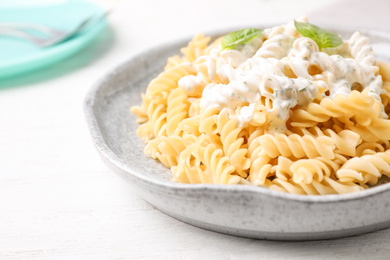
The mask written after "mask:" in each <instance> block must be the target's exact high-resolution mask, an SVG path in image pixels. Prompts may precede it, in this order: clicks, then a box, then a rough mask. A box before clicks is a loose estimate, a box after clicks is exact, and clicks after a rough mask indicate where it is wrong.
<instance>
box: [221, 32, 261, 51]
mask: <svg viewBox="0 0 390 260" xmlns="http://www.w3.org/2000/svg"><path fill="white" fill-rule="evenodd" d="M262 33H263V30H260V29H255V28H248V29H243V30H240V31H236V32H232V33H229V34H227V35H226V36H225V37H223V39H222V42H221V45H222V50H231V49H236V48H237V47H238V46H240V45H244V44H245V43H248V42H250V41H251V40H253V39H254V38H256V37H258V36H260V35H261V34H262Z"/></svg>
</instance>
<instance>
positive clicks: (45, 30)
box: [0, 10, 110, 47]
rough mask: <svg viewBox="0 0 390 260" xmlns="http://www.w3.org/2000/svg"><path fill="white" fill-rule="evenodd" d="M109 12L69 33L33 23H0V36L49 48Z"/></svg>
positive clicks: (89, 20) (89, 18) (82, 29)
mask: <svg viewBox="0 0 390 260" xmlns="http://www.w3.org/2000/svg"><path fill="white" fill-rule="evenodd" d="M109 12H110V10H107V11H105V12H103V13H99V14H95V15H92V16H90V17H88V18H86V19H84V20H83V21H81V22H80V23H79V24H78V25H77V26H75V27H74V28H73V29H72V30H70V31H63V30H57V29H53V28H51V27H49V26H46V25H42V24H35V23H11V22H0V35H7V36H13V37H18V38H22V39H24V40H28V41H30V42H31V43H33V44H34V45H36V46H38V47H50V46H53V45H56V44H58V43H61V42H64V41H66V40H68V39H70V38H72V37H73V36H75V35H77V34H78V33H81V32H82V31H84V30H86V29H87V28H88V27H89V26H90V25H92V24H94V23H97V22H99V21H101V20H102V19H103V18H104V17H106V16H107V15H108V13H109ZM37 33H38V35H37Z"/></svg>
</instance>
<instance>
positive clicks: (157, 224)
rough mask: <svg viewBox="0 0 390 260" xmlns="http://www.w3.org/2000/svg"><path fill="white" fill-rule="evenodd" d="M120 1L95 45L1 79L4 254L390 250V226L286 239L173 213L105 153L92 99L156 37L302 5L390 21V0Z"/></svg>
mask: <svg viewBox="0 0 390 260" xmlns="http://www.w3.org/2000/svg"><path fill="white" fill-rule="evenodd" d="M115 2H116V3H119V4H118V5H117V7H116V9H115V11H114V12H113V13H112V14H111V16H110V17H109V24H110V25H109V28H108V29H107V30H106V31H105V32H104V33H102V34H101V36H100V37H99V39H98V41H96V42H95V43H94V44H93V45H91V46H90V47H88V48H87V49H85V50H84V51H82V52H80V53H78V54H77V55H75V56H73V57H71V58H69V59H67V60H66V61H64V62H62V63H61V64H58V65H56V66H53V67H51V68H48V69H45V70H42V71H39V72H36V73H34V74H30V75H24V76H22V77H18V78H15V79H12V80H7V81H4V80H3V81H0V86H1V88H0V259H303V258H308V259H368V258H369V259H390V229H386V230H381V231H378V232H375V233H370V234H365V235H361V236H356V237H349V238H344V239H337V240H327V241H311V242H275V241H263V240H252V239H245V238H239V237H233V236H228V235H223V234H218V233H214V232H210V231H206V230H202V229H199V228H195V227H192V226H189V225H187V224H184V223H182V222H179V221H177V220H175V219H172V218H171V217H169V216H166V215H165V214H163V213H161V212H159V211H158V210H156V209H155V208H154V207H153V206H151V205H149V204H147V203H146V202H144V201H143V200H142V199H140V198H138V197H137V195H136V194H133V193H132V190H131V189H130V188H129V187H128V185H127V184H126V183H125V182H124V181H123V180H122V179H120V178H119V177H117V176H116V175H115V174H114V173H113V172H111V171H110V170H109V169H108V168H107V167H106V166H105V165H104V164H103V162H102V161H101V159H100V158H99V156H98V153H97V152H96V150H95V148H94V146H93V144H92V141H91V138H90V136H89V133H88V130H87V128H86V124H85V122H84V114H83V111H82V104H83V99H84V96H85V94H86V92H87V91H88V89H89V88H90V87H91V85H92V84H93V83H94V82H95V81H96V80H97V79H98V78H100V77H101V76H102V75H103V74H105V73H106V72H107V71H109V70H110V69H111V68H112V67H113V66H116V65H117V64H119V63H120V62H122V61H124V60H126V59H128V58H129V57H131V56H132V55H135V54H137V53H139V52H140V51H142V50H145V49H147V48H149V47H152V46H156V45H158V44H161V43H164V42H169V41H172V40H175V39H181V38H182V37H184V36H191V35H193V34H195V33H197V32H204V31H208V30H212V29H218V28H223V27H231V26H241V25H243V26H245V25H253V24H256V23H262V22H281V23H282V22H286V21H288V20H290V19H294V18H296V17H298V16H300V15H302V14H307V15H308V16H309V20H310V21H312V22H313V23H317V24H321V23H324V22H327V23H330V22H332V21H333V22H334V23H340V24H345V25H355V26H357V27H359V26H360V27H364V28H376V29H381V30H387V31H390V16H389V11H390V4H389V3H390V2H388V1H386V0H379V1H374V0H373V1H352V0H349V1H337V2H338V5H336V0H333V1H325V0H322V1H310V0H299V1H289V0H276V1H267V0H258V1H250V0H240V1H227V0H225V1H212V0H198V1H179V0H175V1H173V0H170V1H158V0H148V1H136V0H131V1H122V2H119V1H115ZM293 2H294V3H293Z"/></svg>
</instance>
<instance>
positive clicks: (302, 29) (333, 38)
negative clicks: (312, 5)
mask: <svg viewBox="0 0 390 260" xmlns="http://www.w3.org/2000/svg"><path fill="white" fill-rule="evenodd" d="M294 25H295V28H296V29H297V31H298V32H299V33H300V34H301V35H302V36H303V37H308V38H310V39H312V40H313V41H315V42H316V43H317V45H318V48H320V50H321V49H323V48H334V47H337V46H339V45H341V44H342V43H343V39H341V37H340V36H339V35H338V34H336V33H334V32H330V31H327V30H324V29H321V28H320V27H318V26H315V25H312V24H309V23H303V22H297V21H294Z"/></svg>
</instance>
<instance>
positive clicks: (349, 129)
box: [131, 17, 390, 195]
mask: <svg viewBox="0 0 390 260" xmlns="http://www.w3.org/2000/svg"><path fill="white" fill-rule="evenodd" d="M308 28H309V29H308ZM313 35H314V36H313ZM210 41H211V38H210V37H205V36H203V35H202V34H199V35H196V36H195V37H194V38H193V40H192V41H191V42H190V43H189V44H188V46H187V47H184V48H182V50H181V52H182V55H181V56H179V55H176V56H173V57H171V58H169V59H168V61H167V64H166V66H165V69H164V71H163V72H162V73H161V74H159V75H158V76H157V77H156V78H155V79H153V80H152V81H151V82H150V84H149V85H148V87H147V89H146V92H145V94H142V104H141V105H140V106H133V107H131V111H132V112H133V113H134V114H135V115H136V116H137V117H138V123H140V124H141V125H140V126H139V128H138V130H137V135H138V136H139V137H141V138H142V139H143V140H144V141H145V142H146V146H145V154H146V155H148V156H150V157H152V158H154V159H157V160H159V161H160V162H161V163H163V164H164V165H165V166H167V167H168V168H170V169H171V171H172V176H173V181H176V182H181V183H194V184H197V183H210V184H231V185H237V184H240V185H253V186H261V187H266V188H269V189H271V190H275V191H280V192H287V193H294V194H304V195H326V194H341V193H350V192H358V191H361V190H364V189H367V188H369V187H371V186H373V185H375V184H377V183H378V180H379V179H380V178H381V177H382V176H384V175H386V176H388V177H390V120H389V115H390V64H387V63H384V62H381V61H377V60H376V59H375V57H374V54H373V51H372V48H371V46H370V41H369V38H367V37H366V36H364V35H362V34H361V33H360V32H356V33H354V34H353V35H352V36H351V38H350V39H348V40H342V39H341V38H340V37H339V36H338V35H336V34H334V33H332V32H329V31H326V30H323V29H321V28H319V27H317V26H314V25H311V24H309V23H308V22H307V18H306V17H301V18H299V19H297V20H296V21H292V22H289V23H288V24H285V25H281V26H276V27H272V28H267V29H264V30H260V29H254V28H249V29H244V30H241V31H237V32H233V33H231V34H228V35H225V36H224V37H220V38H218V39H215V40H214V41H212V42H210Z"/></svg>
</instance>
